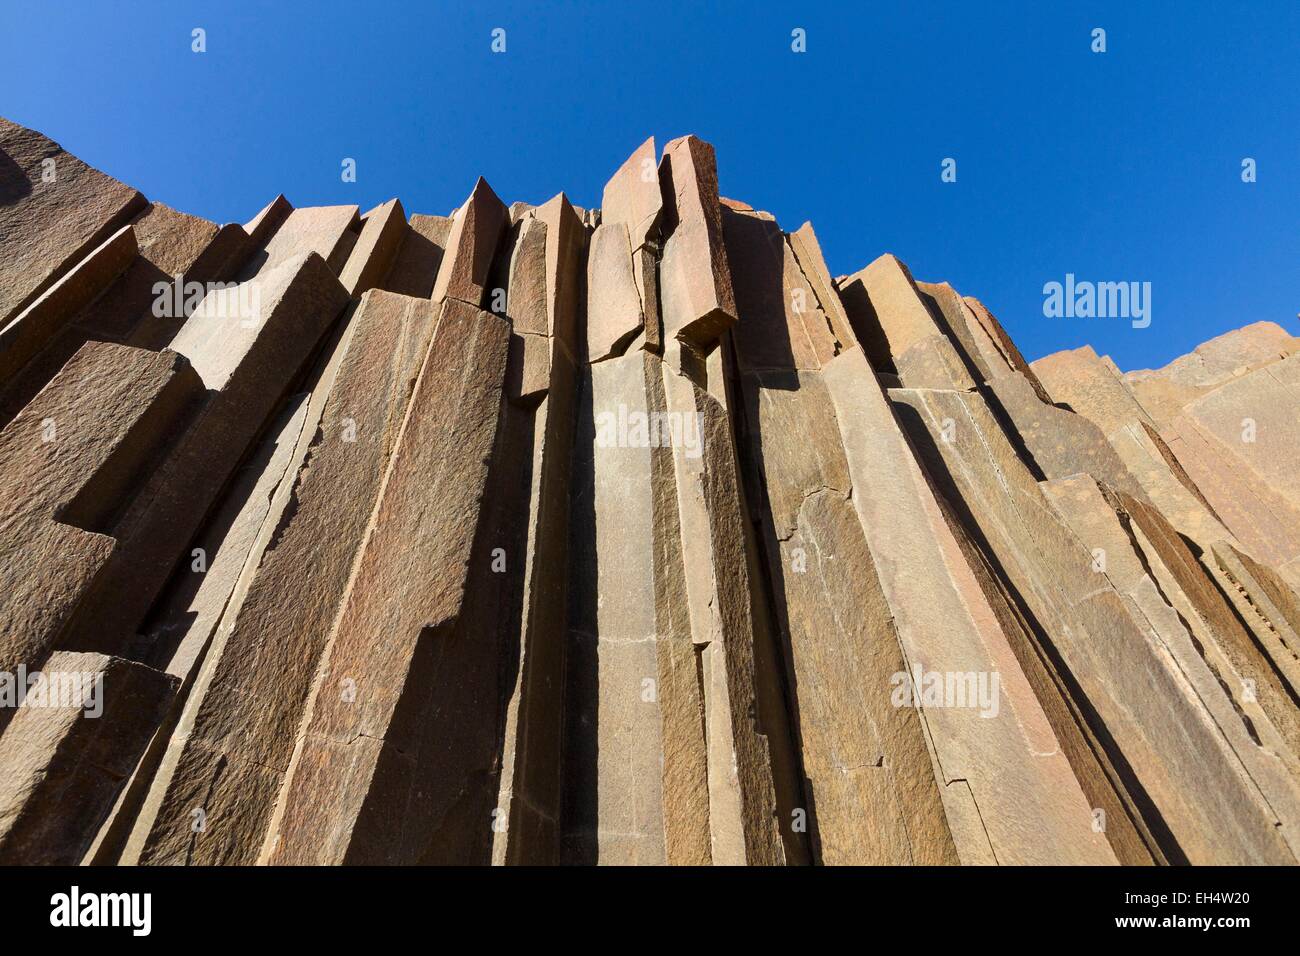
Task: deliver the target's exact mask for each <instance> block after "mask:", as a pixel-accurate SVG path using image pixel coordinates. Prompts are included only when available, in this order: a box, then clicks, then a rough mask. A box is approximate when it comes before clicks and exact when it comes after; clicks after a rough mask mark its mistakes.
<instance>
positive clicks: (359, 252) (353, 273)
mask: <svg viewBox="0 0 1300 956" xmlns="http://www.w3.org/2000/svg"><path fill="white" fill-rule="evenodd" d="M407 228H408V227H407V225H406V212H405V210H403V209H402V204H401V202H399V201H398V200H396V199H390V200H389V201H388V202H386V203H384V204H383V205H381V206H376V207H375V208H374V209H372V210H370V212H368V213H366V214H365V216H363V217H362V219H361V234H360V235H359V236H358V237H357V242H356V245H354V246H353V247H352V253H351V254H350V255H349V256H348V261H347V264H346V265H345V266H344V267H343V271H342V272H341V273H340V274H339V281H340V282H342V283H343V288H345V289H347V290H348V295H350V296H352V297H353V298H355V297H357V296H359V295H361V294H362V293H363V292H366V291H368V290H370V289H373V288H374V287H375V286H382V285H383V281H384V278H385V277H386V276H387V275H388V272H389V270H390V269H392V268H393V263H394V261H395V260H396V258H397V253H398V250H399V249H400V248H401V246H402V244H403V240H404V239H405V238H406V233H407Z"/></svg>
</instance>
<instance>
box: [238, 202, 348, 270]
mask: <svg viewBox="0 0 1300 956" xmlns="http://www.w3.org/2000/svg"><path fill="white" fill-rule="evenodd" d="M358 221H359V220H358V218H357V207H356V206H316V207H311V208H307V209H294V210H292V211H291V212H289V213H288V215H286V216H285V217H284V220H283V221H282V222H280V224H279V225H278V226H276V227H275V229H274V231H273V232H272V233H271V235H270V236H269V237H268V238H267V239H266V240H265V242H263V243H261V244H260V247H258V246H255V248H257V251H256V252H254V253H253V255H252V256H251V257H250V258H249V260H248V262H246V263H245V264H244V268H243V271H242V272H240V274H239V277H238V280H237V281H239V282H247V281H249V280H250V279H255V278H258V277H261V276H265V275H269V274H270V273H272V272H274V271H275V270H276V269H279V268H280V267H281V266H283V265H284V264H285V263H288V262H290V261H293V260H295V259H298V258H301V257H302V256H306V255H310V254H312V253H315V254H316V255H318V256H320V257H321V258H322V259H324V260H325V263H326V264H327V265H328V266H329V269H330V271H331V272H333V273H334V274H335V275H338V274H339V273H341V272H342V271H343V266H344V264H345V263H346V262H347V258H348V254H349V253H350V252H351V251H352V244H353V243H354V242H355V241H356V234H355V229H356V228H357V225H358ZM250 225H251V224H250ZM246 228H247V227H246ZM259 231H261V230H260V229H259V227H258V226H254V227H253V228H252V229H248V232H249V235H250V236H251V237H254V238H253V241H254V242H256V234H257V233H258V232H259Z"/></svg>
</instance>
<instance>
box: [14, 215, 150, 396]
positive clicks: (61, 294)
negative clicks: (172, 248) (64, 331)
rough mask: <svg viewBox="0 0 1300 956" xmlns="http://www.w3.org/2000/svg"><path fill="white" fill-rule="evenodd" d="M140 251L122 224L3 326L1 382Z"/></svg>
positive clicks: (35, 351)
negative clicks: (101, 243)
mask: <svg viewBox="0 0 1300 956" xmlns="http://www.w3.org/2000/svg"><path fill="white" fill-rule="evenodd" d="M137 251H138V250H137V246H136V240H135V230H134V229H132V228H131V227H130V226H123V227H122V228H121V229H119V230H118V231H117V232H115V233H114V234H113V235H112V236H111V237H110V238H109V239H107V240H106V241H105V242H104V244H103V245H101V246H99V247H98V248H96V249H94V250H92V251H91V252H90V254H89V255H87V256H86V258H84V259H82V260H81V261H80V262H78V263H77V264H76V265H75V266H74V267H73V268H72V269H70V270H69V271H68V272H67V273H66V274H65V275H64V276H63V277H62V278H61V279H59V280H58V281H57V282H55V283H54V284H53V285H51V286H50V287H49V288H48V289H47V290H46V291H45V292H44V293H43V294H42V295H41V296H40V298H38V299H37V300H36V301H35V302H33V303H32V304H31V305H29V306H28V307H27V308H26V309H24V310H23V311H22V312H21V313H19V314H18V315H16V316H15V317H14V318H13V320H12V321H10V322H9V323H8V324H6V325H4V326H3V327H0V385H4V384H5V383H6V382H8V381H9V379H11V378H12V377H13V376H14V375H15V374H16V373H17V372H18V371H19V370H20V369H21V368H22V367H23V366H24V365H25V364H26V363H27V362H28V360H30V359H31V357H32V356H33V355H35V354H36V353H37V351H39V350H40V349H41V348H42V347H43V346H44V345H45V344H46V343H47V342H49V340H50V339H51V338H53V337H54V335H55V334H56V333H57V332H58V331H59V330H60V328H61V327H62V326H63V324H64V323H66V322H67V321H69V320H70V319H71V318H72V317H73V316H74V315H75V314H76V313H77V312H78V311H79V310H80V309H82V308H84V307H85V306H87V305H89V304H90V302H91V301H93V300H94V298H95V297H96V296H98V295H99V294H100V293H101V292H103V291H104V289H105V288H107V286H108V285H109V283H111V282H112V281H113V280H114V279H116V278H117V277H118V276H119V275H121V274H122V272H123V271H124V270H125V269H126V267H127V266H129V265H130V264H131V260H132V259H134V258H135V256H136V253H137Z"/></svg>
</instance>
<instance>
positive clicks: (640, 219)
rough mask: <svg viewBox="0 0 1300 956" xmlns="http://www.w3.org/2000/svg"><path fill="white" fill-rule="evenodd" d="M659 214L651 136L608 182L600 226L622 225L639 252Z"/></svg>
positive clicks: (658, 191) (659, 199) (658, 190)
mask: <svg viewBox="0 0 1300 956" xmlns="http://www.w3.org/2000/svg"><path fill="white" fill-rule="evenodd" d="M662 210H663V194H662V193H661V192H660V189H659V170H658V166H657V165H656V160H655V139H654V137H653V136H651V137H650V138H649V139H647V140H646V141H645V142H644V143H642V144H641V145H640V146H638V147H637V149H636V152H634V153H633V154H632V155H631V156H629V157H628V158H627V160H626V161H624V163H623V165H622V166H620V167H619V168H618V172H616V173H615V174H614V175H613V177H612V178H611V179H610V181H609V182H607V183H606V184H605V192H604V195H603V196H602V197H601V201H600V217H601V218H600V221H601V225H605V226H612V225H622V226H623V227H624V228H625V229H626V230H627V233H628V236H629V238H630V241H631V244H632V248H633V249H639V248H640V247H641V246H642V245H644V244H645V243H646V242H647V241H648V240H650V239H651V238H652V236H653V235H654V233H655V230H656V228H657V227H658V225H659V216H660V213H661V211H662Z"/></svg>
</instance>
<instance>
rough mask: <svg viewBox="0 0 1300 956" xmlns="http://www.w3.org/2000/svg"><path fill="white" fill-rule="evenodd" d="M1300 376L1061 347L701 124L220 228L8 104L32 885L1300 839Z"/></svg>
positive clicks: (10, 588)
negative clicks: (771, 188)
mask: <svg viewBox="0 0 1300 956" xmlns="http://www.w3.org/2000/svg"><path fill="white" fill-rule="evenodd" d="M1297 363H1300V339H1297V338H1294V337H1292V336H1290V335H1288V334H1287V333H1286V332H1284V331H1283V330H1282V329H1281V328H1279V327H1277V326H1275V325H1273V324H1271V323H1256V324H1254V325H1250V326H1247V327H1245V328H1243V329H1240V330H1238V331H1235V332H1229V333H1227V334H1226V335H1224V336H1221V337H1220V338H1217V339H1214V340H1213V341H1211V342H1207V343H1206V344H1205V345H1202V346H1201V347H1200V348H1198V349H1197V350H1196V351H1195V352H1193V353H1192V354H1191V355H1188V356H1184V357H1183V358H1180V359H1177V360H1175V361H1174V362H1172V363H1170V364H1169V365H1168V366H1166V367H1165V368H1163V369H1159V370H1155V371H1150V370H1148V371H1137V372H1129V373H1127V374H1125V373H1122V372H1120V371H1119V369H1117V368H1116V367H1115V365H1114V363H1112V362H1111V361H1110V360H1109V359H1107V358H1105V357H1099V356H1097V355H1096V354H1095V353H1094V352H1093V351H1092V350H1091V349H1087V348H1084V349H1079V350H1075V351H1072V352H1063V353H1059V354H1057V355H1051V356H1048V357H1046V358H1043V359H1040V360H1038V361H1036V362H1032V363H1029V362H1026V361H1025V359H1024V357H1023V356H1022V355H1021V354H1020V352H1019V351H1018V350H1017V348H1016V346H1015V344H1014V343H1013V342H1012V341H1011V339H1010V337H1009V336H1008V335H1007V333H1006V332H1005V330H1004V329H1003V328H1002V326H1001V325H1000V324H999V322H998V321H997V319H996V318H995V317H994V316H993V314H992V313H991V312H990V311H989V309H988V308H986V307H985V306H984V305H983V304H982V303H981V302H980V301H979V300H977V299H974V298H971V297H969V296H965V297H964V296H962V295H961V294H960V293H958V292H957V291H956V290H954V289H953V288H952V287H951V286H949V285H948V284H947V283H942V282H938V283H929V282H918V281H916V280H915V279H914V278H913V277H912V275H911V273H910V272H909V271H908V269H907V267H906V266H905V265H904V264H903V263H902V262H900V261H899V260H898V259H896V258H895V257H893V256H891V255H883V256H881V257H880V258H878V259H877V260H876V261H874V262H872V263H870V264H869V265H867V266H866V267H865V268H863V269H862V270H861V271H859V272H857V273H855V274H853V275H850V276H842V277H839V278H832V275H831V273H830V271H829V269H828V268H827V266H826V263H825V261H824V259H823V256H822V250H821V247H820V244H819V242H818V239H817V236H816V234H815V233H814V231H813V228H812V226H811V224H807V223H806V224H804V225H803V226H802V227H801V228H799V229H797V230H795V231H793V232H785V231H784V230H783V229H782V228H781V226H780V225H779V224H778V223H777V222H776V220H775V219H774V218H773V217H772V216H771V215H770V214H768V213H765V212H761V211H758V210H755V209H754V208H752V207H751V206H749V205H747V204H746V203H743V202H738V201H735V200H730V199H726V198H724V197H722V196H720V195H719V190H718V170H717V167H716V158H715V156H714V153H713V149H712V147H711V146H709V145H708V144H707V143H705V142H703V141H701V140H699V139H697V138H696V137H693V136H687V137H683V138H681V139H676V140H673V141H672V142H670V143H668V144H667V145H665V146H664V148H663V151H662V153H659V152H658V150H657V149H656V144H655V142H654V140H653V139H650V140H647V141H646V142H644V143H642V144H641V145H640V146H639V147H638V148H637V149H636V150H635V151H634V152H633V153H632V155H631V156H630V157H629V158H628V160H627V161H626V162H625V163H624V164H623V165H622V166H621V167H620V168H619V169H618V170H616V171H615V172H614V173H613V175H612V176H611V178H610V180H609V182H608V183H607V184H606V185H605V187H604V192H603V198H602V206H601V208H600V209H599V210H596V209H592V210H583V209H579V208H577V207H575V206H573V205H572V204H571V203H570V202H569V200H568V199H567V198H566V197H565V196H564V195H559V196H556V197H554V198H553V199H551V200H549V201H547V202H544V203H541V204H538V205H531V204H527V203H515V204H514V205H512V206H507V205H506V204H505V203H504V202H502V200H501V199H500V198H498V196H497V195H496V194H495V193H494V192H493V191H492V189H491V187H490V186H489V185H488V184H487V183H486V182H484V181H483V180H479V181H478V182H477V183H476V184H474V186H473V188H472V190H471V192H470V194H469V196H468V198H467V199H466V200H465V202H464V203H463V204H462V205H461V206H460V207H459V208H458V209H456V210H455V211H454V212H453V213H452V214H451V215H450V216H446V217H444V216H426V215H411V216H408V215H407V212H406V210H405V209H404V208H403V206H402V204H401V203H400V202H399V201H398V200H397V199H393V200H390V201H388V202H385V203H383V204H381V205H379V206H376V207H375V208H374V209H371V210H370V211H368V212H365V213H364V214H363V213H362V212H361V211H360V210H359V209H358V208H357V207H355V206H331V207H311V208H294V207H293V206H292V205H291V204H290V203H289V201H288V200H287V199H285V197H283V196H279V197H276V198H275V199H274V200H272V201H271V202H270V203H269V204H268V205H267V206H266V207H265V208H264V209H262V210H261V211H260V212H259V213H258V214H257V215H256V216H255V217H254V218H253V219H252V220H250V221H249V222H248V223H246V224H243V225H240V224H227V225H222V226H218V225H217V224H214V223H209V222H206V221H204V220H202V219H199V218H196V217H193V216H188V215H185V214H183V213H180V212H177V211H175V210H172V209H169V208H167V207H166V206H163V205H161V204H159V203H151V202H149V201H148V200H147V199H146V198H145V197H144V196H142V195H141V194H140V193H139V192H137V191H135V190H134V189H131V188H129V187H127V186H124V185H122V184H120V183H118V182H116V181H114V180H113V179H111V178H110V177H108V176H105V175H103V174H102V173H99V172H96V171H95V170H93V169H91V168H89V167H88V166H86V165H85V164H84V163H82V162H80V161H79V160H77V159H76V158H75V157H72V156H70V155H68V154H67V153H65V152H63V151H62V150H61V149H60V148H59V147H58V146H57V145H56V144H54V143H52V142H50V141H49V140H48V139H46V138H45V137H43V136H41V135H40V134H39V133H36V132H33V131H31V130H27V129H24V128H22V127H19V126H16V125H15V124H12V123H9V122H7V121H3V120H0V557H2V558H3V560H0V862H4V863H64V864H68V863H88V864H250V865H251V864H266V865H290V864H347V863H387V864H430V863H460V864H465V863H479V864H497V865H508V864H556V863H570V864H581V863H599V864H687V865H701V864H717V865H782V864H792V865H798V864H981V865H995V864H1055V863H1078V864H1095V865H1108V864H1110V865H1113V864H1127V865H1151V864H1175V863H1286V864H1290V863H1295V862H1297V859H1300V708H1298V707H1297V701H1300V492H1298V491H1297V485H1296V483H1295V480H1294V471H1295V465H1296V463H1297V462H1300V427H1298V426H1297V420H1298V418H1297V409H1300V364H1297Z"/></svg>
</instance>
